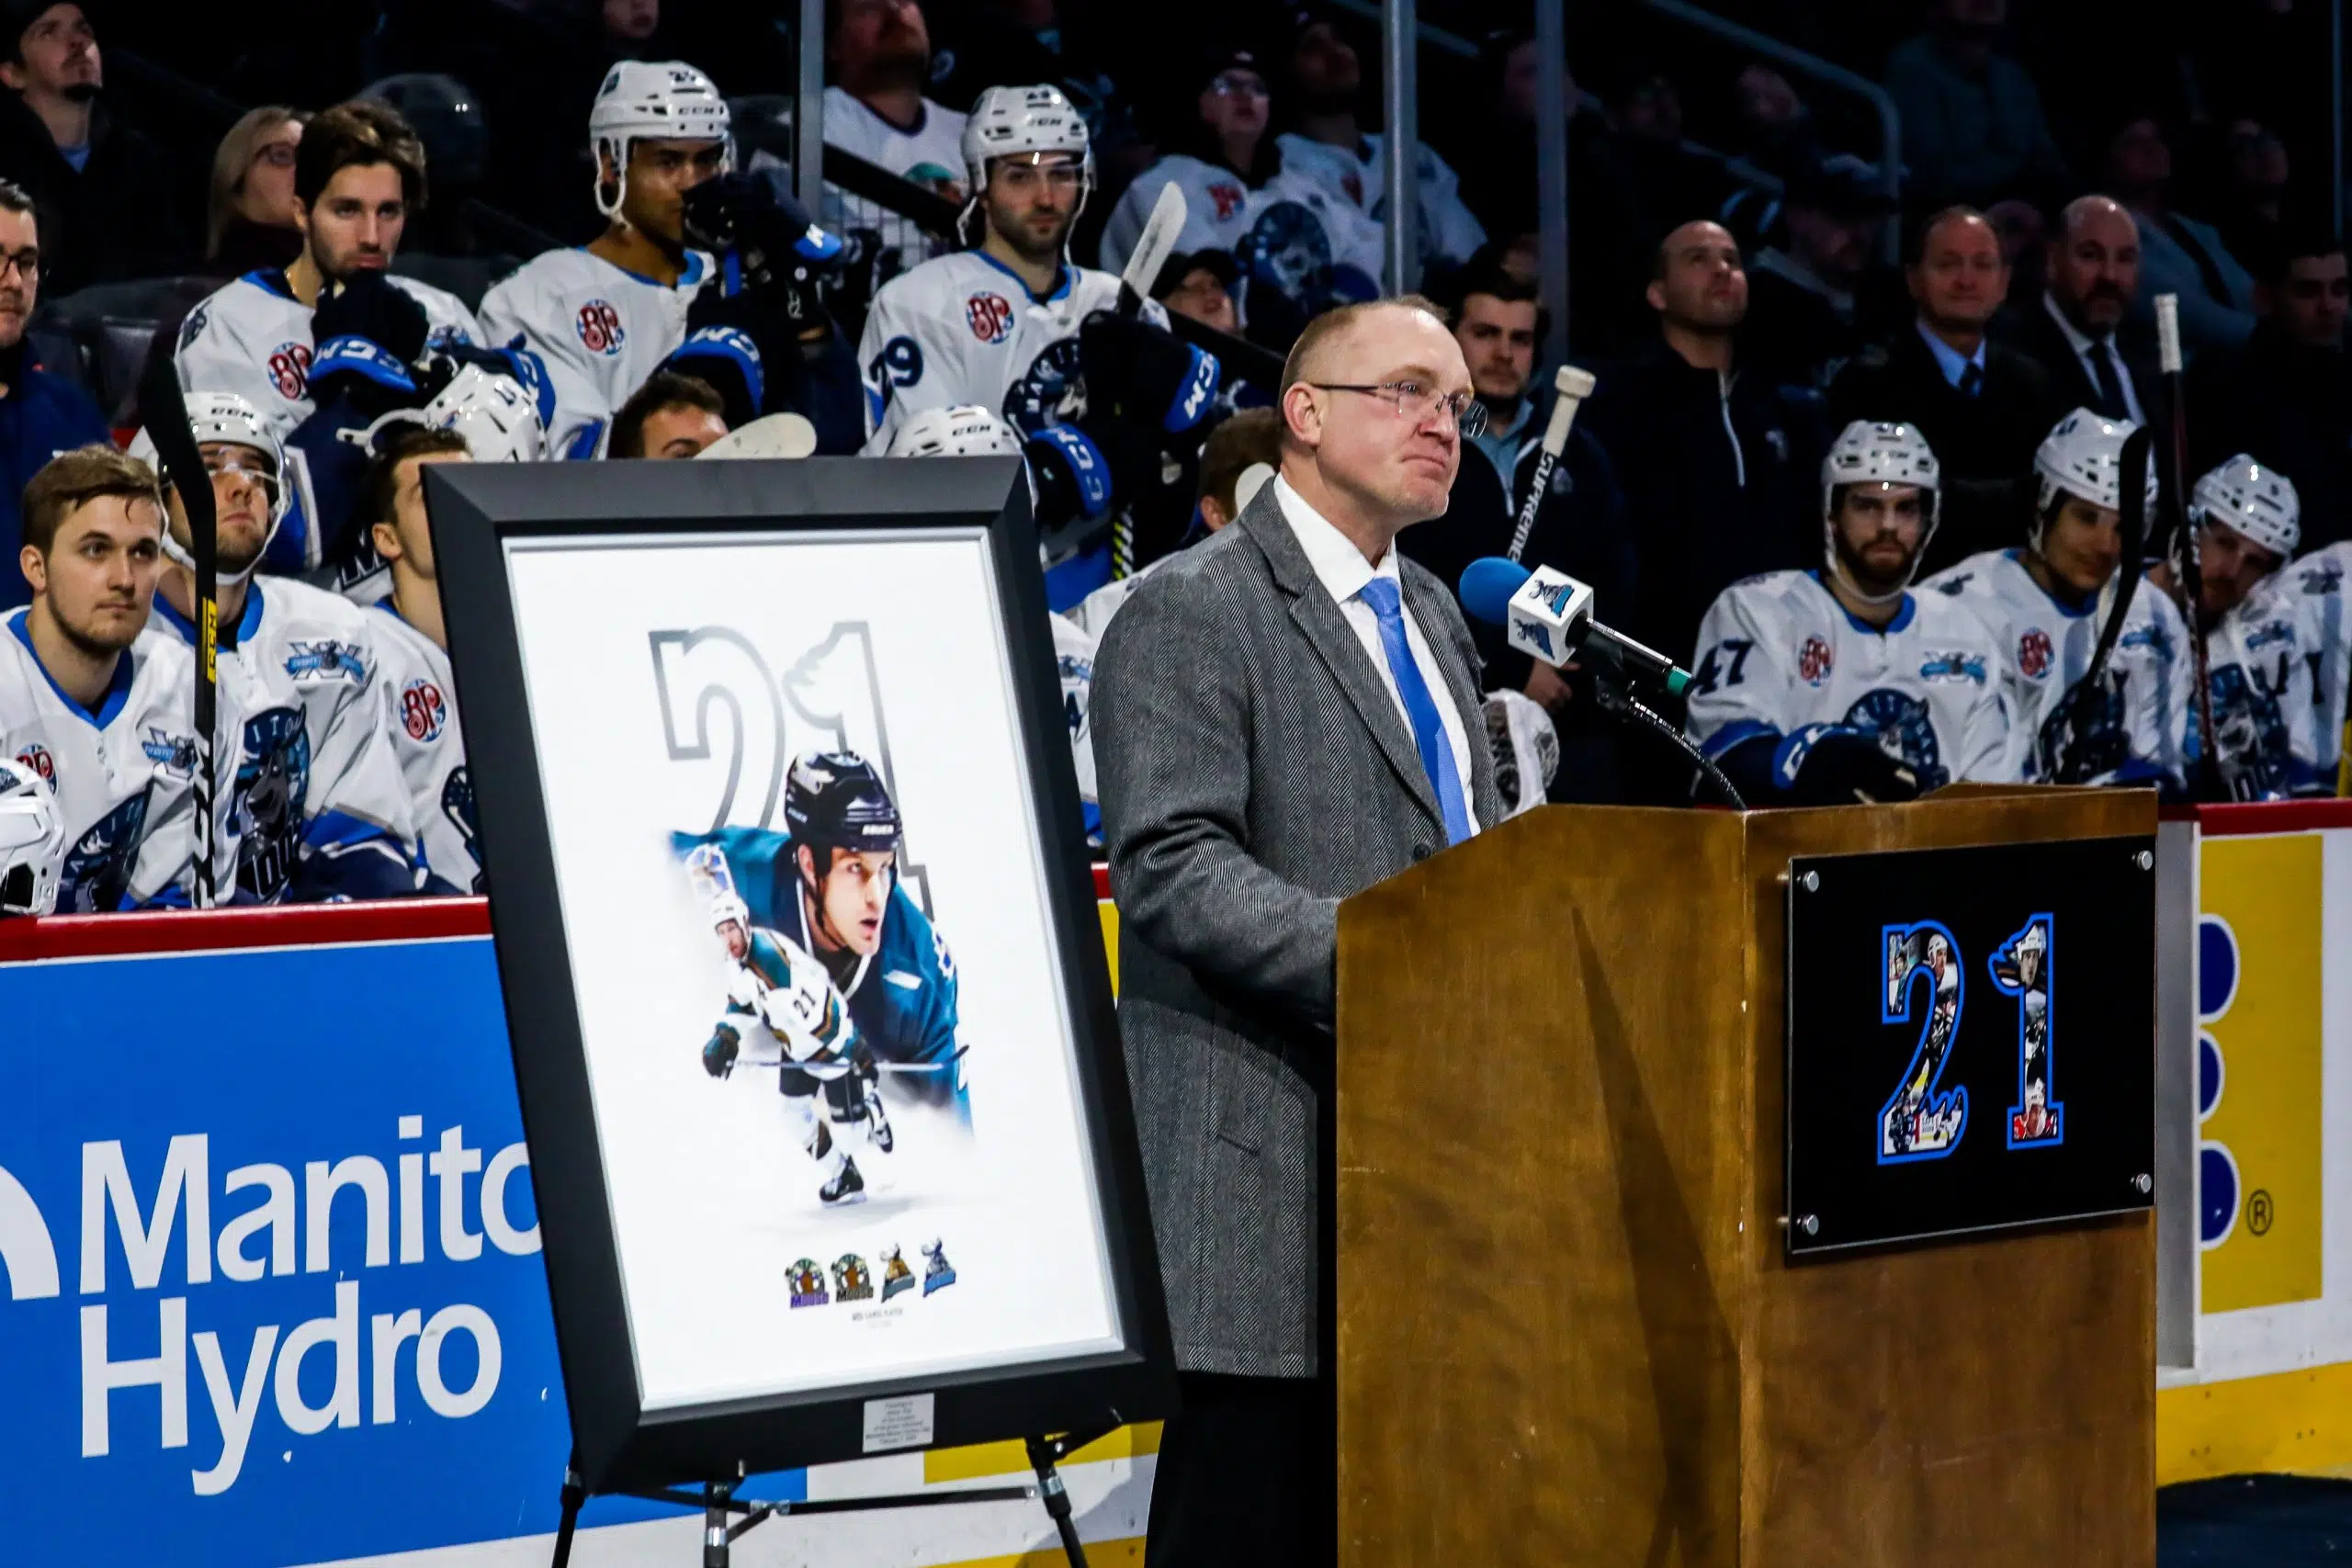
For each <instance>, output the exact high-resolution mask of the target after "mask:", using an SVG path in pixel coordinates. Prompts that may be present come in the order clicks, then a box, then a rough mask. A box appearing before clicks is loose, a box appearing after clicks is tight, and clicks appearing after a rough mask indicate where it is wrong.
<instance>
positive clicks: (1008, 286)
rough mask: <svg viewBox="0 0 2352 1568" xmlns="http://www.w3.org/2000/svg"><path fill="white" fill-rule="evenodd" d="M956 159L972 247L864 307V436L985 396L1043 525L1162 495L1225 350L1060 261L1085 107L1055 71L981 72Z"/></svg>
mask: <svg viewBox="0 0 2352 1568" xmlns="http://www.w3.org/2000/svg"><path fill="white" fill-rule="evenodd" d="M964 163H965V166H966V169H967V172H968V173H969V175H970V177H971V189H972V208H971V209H970V210H971V211H972V212H974V213H976V214H977V218H976V219H967V221H971V220H976V221H978V223H979V225H980V231H981V238H980V243H979V246H978V249H975V250H969V251H965V252H961V253H959V254H955V255H946V256H940V257H938V258H937V259H935V260H933V261H928V262H925V263H924V264H923V265H921V266H918V267H915V268H914V269H912V270H911V271H909V272H906V273H903V274H901V275H899V276H898V277H895V278H893V279H891V280H890V282H888V284H886V285H884V286H883V288H881V290H880V291H879V292H877V293H876V295H875V297H874V305H873V309H872V310H870V311H869V312H868V313H867V315H866V318H865V337H864V339H863V341H862V342H861V343H860V344H859V345H858V361H859V363H860V364H861V365H863V366H864V367H865V412H866V428H867V432H868V434H867V439H866V443H865V451H866V452H867V454H868V455H870V456H876V457H879V456H883V455H885V454H888V452H889V451H890V449H891V447H892V446H893V444H894V443H895V442H896V440H897V439H898V433H899V426H900V425H902V424H904V423H906V422H907V421H908V420H910V419H911V418H913V417H914V416H915V415H916V414H918V413H921V412H923V411H924V410H926V409H944V408H954V407H956V406H959V405H962V404H978V406H980V407H982V408H985V409H989V410H991V411H993V412H995V413H996V414H997V415H998V416H999V417H1001V419H1003V420H1004V421H1005V423H1008V424H1010V425H1012V428H1013V429H1014V430H1015V431H1017V432H1019V433H1020V435H1021V437H1022V439H1023V443H1024V445H1025V450H1026V453H1027V456H1028V458H1029V466H1030V470H1031V472H1032V474H1033V476H1034V479H1035V488H1036V493H1037V515H1038V518H1039V521H1040V522H1041V523H1043V524H1045V525H1047V526H1053V525H1059V524H1062V523H1065V522H1067V521H1069V520H1070V519H1073V518H1080V519H1092V518H1100V517H1104V516H1107V514H1108V513H1110V511H1111V510H1112V508H1113V507H1114V506H1123V505H1134V504H1136V503H1138V502H1157V501H1158V500H1159V499H1160V496H1161V492H1162V491H1163V490H1164V489H1165V488H1166V484H1167V480H1166V479H1165V478H1164V477H1163V458H1162V455H1163V452H1164V451H1165V450H1166V449H1167V448H1168V447H1169V446H1170V443H1171V440H1172V441H1173V442H1174V444H1175V445H1177V446H1183V445H1184V439H1183V438H1184V437H1185V436H1187V434H1192V433H1194V432H1197V430H1198V429H1199V427H1200V426H1201V425H1202V423H1204V421H1205V420H1206V419H1207V418H1208V417H1209V414H1210V412H1211V406H1212V404H1213V403H1214V401H1215V394H1216V385H1217V362H1216V359H1215V358H1214V357H1212V356H1210V355H1204V354H1203V353H1201V351H1200V350H1198V349H1196V348H1193V346H1192V345H1190V344H1186V343H1184V342H1182V341H1181V340H1180V339H1178V338H1177V337H1176V336H1175V335H1174V334H1173V333H1170V331H1169V330H1168V313H1167V311H1166V310H1164V309H1163V308H1162V307H1161V306H1160V305H1159V303H1158V302H1157V301H1154V300H1145V301H1144V302H1143V308H1142V310H1141V313H1140V314H1139V315H1136V316H1125V315H1121V314H1120V313H1119V310H1118V305H1119V280H1118V279H1117V278H1116V277H1114V276H1112V275H1111V274H1110V273H1107V272H1096V271H1093V270H1092V269H1091V268H1087V267H1081V266H1078V265H1074V264H1072V263H1071V261H1070V260H1069V254H1068V252H1069V234H1070V230H1071V228H1072V227H1073V226H1074V225H1075V224H1076V223H1077V221H1078V218H1079V214H1080V212H1081V211H1082V210H1083V209H1084V208H1085V205H1086V200H1087V197H1089V196H1090V195H1091V193H1092V191H1093V189H1094V156H1093V153H1092V152H1091V151H1090V149H1089V147H1088V143H1087V134H1086V122H1085V121H1084V120H1082V119H1081V118H1079V114H1078V111H1077V110H1076V109H1074V108H1072V107H1070V104H1069V100H1068V99H1067V98H1065V97H1063V96H1062V95H1061V93H1060V92H1059V91H1058V90H1057V89H1056V88H1053V87H991V88H989V90H988V91H987V92H985V93H983V94H981V95H980V98H979V101H978V103H976V104H974V105H973V106H972V114H971V118H970V119H969V120H968V121H967V123H966V125H965V128H964ZM1122 409H1125V410H1128V411H1135V410H1148V411H1149V414H1148V417H1139V416H1137V415H1136V414H1134V413H1132V412H1130V413H1129V414H1127V415H1126V416H1125V417H1114V411H1118V410H1122ZM1190 445H1191V446H1192V447H1193V448H1197V446H1198V445H1199V443H1198V439H1197V436H1196V435H1195V436H1194V438H1193V440H1192V441H1191V443H1190ZM1186 498H1187V500H1189V491H1187V492H1186ZM1181 531H1182V528H1181V520H1180V522H1179V524H1178V525H1177V526H1176V527H1175V528H1173V529H1171V530H1170V532H1171V534H1172V533H1177V532H1181ZM1169 542H1170V543H1172V542H1173V539H1172V537H1171V538H1170V541H1169ZM1154 553H1156V552H1154Z"/></svg>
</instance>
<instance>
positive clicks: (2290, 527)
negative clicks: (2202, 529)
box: [2188, 452, 2303, 561]
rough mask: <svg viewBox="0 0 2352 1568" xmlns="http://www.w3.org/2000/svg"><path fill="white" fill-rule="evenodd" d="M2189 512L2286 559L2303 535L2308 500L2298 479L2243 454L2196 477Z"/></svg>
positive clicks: (2190, 497) (2200, 520) (2192, 515)
mask: <svg viewBox="0 0 2352 1568" xmlns="http://www.w3.org/2000/svg"><path fill="white" fill-rule="evenodd" d="M2188 514H2189V515H2190V516H2191V517H2193V518H2196V519H2197V520H2198V521H2199V522H2203V523H2220V524H2223V525H2227V526H2228V527H2231V528H2233V529H2235V530H2236V531H2237V532H2239V533H2241V534H2243V535H2245V536H2246V537H2247V538H2249V539H2251V540H2253V541H2254V542H2255V543H2256V544H2257V545H2260V546H2261V547H2263V548H2264V549H2266V550H2268V551H2270V552H2271V553H2272V554H2273V555H2275V556H2277V557H2278V558H2279V559H2280V560H2281V561H2284V560H2285V559H2286V558H2288V557H2290V556H2291V555H2293V554H2294V553H2295V546H2296V545H2297V544H2298V543H2300V542H2301V539H2302V536H2303V503H2302V499H2301V497H2300V496H2298V495H2297V494H2296V493H2295V481H2294V480H2292V479H2289V478H2288V477H2287V476H2286V475H2284V474H2282V473H2280V472H2279V471H2278V469H2276V468H2264V467H2263V466H2262V465H2261V464H2260V463H2257V462H2256V461H2255V460H2254V459H2253V458H2251V457H2247V456H2246V455H2245V453H2243V452H2241V453H2239V454H2238V455H2237V456H2236V457H2233V458H2231V459H2230V460H2229V461H2228V462H2226V463H2223V464H2222V466H2221V467H2220V468H2215V469H2214V470H2213V471H2212V472H2211V473H2210V474H2207V475H2206V476H2205V477H2204V478H2202V479H2199V480H2198V481H2197V484H2196V487H2195V488H2194V489H2193V490H2191V491H2189V499H2188Z"/></svg>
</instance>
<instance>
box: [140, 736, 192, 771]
mask: <svg viewBox="0 0 2352 1568" xmlns="http://www.w3.org/2000/svg"><path fill="white" fill-rule="evenodd" d="M139 750H141V751H142V752H144V753H145V754H146V757H147V760H148V761H151V762H153V763H154V764H155V768H156V771H157V772H159V773H178V774H180V775H181V776H182V777H186V776H187V775H189V774H192V773H195V772H196V737H195V736H193V735H174V734H172V733H171V732H170V731H168V730H166V729H165V728H164V727H163V726H162V725H160V724H151V725H149V726H148V727H147V739H144V740H142V741H141V742H140V743H139Z"/></svg>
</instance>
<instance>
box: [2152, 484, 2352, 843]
mask: <svg viewBox="0 0 2352 1568" xmlns="http://www.w3.org/2000/svg"><path fill="white" fill-rule="evenodd" d="M2188 517H2189V522H2190V523H2191V525H2194V526H2195V527H2196V529H2197V544H2198V552H2199V555H2198V558H2199V566H2200V568H2201V570H2200V572H2199V578H2200V584H2201V587H2202V589H2203V594H2202V597H2201V602H2200V603H2199V604H2197V605H2196V606H2195V610H2196V615H2197V621H2198V626H2199V628H2200V629H2201V630H2202V631H2203V632H2204V634H2205V648H2206V665H2205V668H2206V679H2207V681H2208V682H2209V685H2210V688H2211V692H2212V701H2213V744H2214V750H2215V752H2216V753H2217V756H2216V759H2215V760H2216V761H2219V762H2220V764H2221V774H2222V783H2223V784H2225V785H2227V786H2228V788H2229V792H2230V798H2231V799H2232V800H2284V799H2286V798H2288V797H2289V796H2290V795H2316V794H2324V793H2333V791H2334V789H2335V767H2334V765H2333V762H2334V756H2335V753H2334V750H2333V748H2330V749H2328V750H2326V751H2324V752H2322V751H2320V750H2317V749H2316V748H2315V746H2314V738H2313V735H2312V719H2311V716H2310V714H2309V712H2308V711H2307V710H2308V709H2309V708H2310V706H2311V705H2312V688H2313V684H2314V682H2315V681H2316V680H2317V678H2318V671H2316V670H2315V669H2314V668H2313V660H2312V655H2314V654H2316V653H2317V652H2318V649H2319V637H2320V630H2319V626H2317V625H2316V624H2314V622H2313V619H2312V616H2311V615H2309V614H2308V612H2307V611H2306V610H2305V608H2304V607H2303V606H2301V605H2300V604H2297V603H2296V600H2295V595H2294V594H2293V593H2292V592H2291V588H2292V586H2293V585H2292V584H2291V583H2290V584H2287V585H2286V586H2287V587H2288V589H2289V590H2290V592H2274V587H2276V586H2277V585H2278V572H2279V569H2280V568H2282V567H2284V566H2285V565H2286V564H2287V561H2288V559H2289V558H2290V557H2292V556H2293V555H2294V553H2295V545H2296V543H2297V541H2298V540H2300V539H2301V536H2302V502H2301V499H2300V498H2299V497H2298V496H2297V495H2296V493H2295V487H2294V484H2293V482H2292V481H2290V479H2288V478H2287V476H2286V475H2284V474H2282V473H2279V472H2278V470H2277V469H2275V468H2266V467H2264V466H2263V465H2262V464H2260V463H2257V462H2256V461H2255V460H2254V459H2253V458H2251V457H2247V456H2245V454H2244V453H2240V454H2239V455H2237V456H2236V457H2232V458H2231V459H2229V461H2227V462H2225V463H2223V464H2222V465H2221V466H2220V467H2219V468H2215V469H2213V471H2212V472H2211V473H2209V474H2206V475H2205V476H2204V477H2203V478H2201V479H2199V480H2198V481H2197V483H2196V485H2195V486H2194V487H2193V488H2192V489H2191V491H2189V499H2188ZM2148 583H2149V586H2150V587H2152V588H2154V589H2155V590H2156V591H2157V592H2161V593H2162V594H2163V595H2164V596H2165V598H2166V599H2168V600H2171V601H2172V602H2174V603H2176V604H2177V603H2179V602H2180V600H2181V599H2182V597H2183V593H2182V591H2181V585H2180V583H2179V581H2178V580H2177V578H2176V577H2175V576H2174V573H2173V567H2172V562H2171V561H2169V560H2165V561H2160V562H2158V563H2157V564H2156V566H2155V567H2154V569H2153V570H2150V571H2149V573H2148ZM2191 678H2192V679H2193V678H2194V677H2193V676H2192V677H2191ZM2181 733H2182V742H2181V755H2182V758H2183V767H2184V770H2185V771H2186V772H2188V773H2190V774H2191V775H2193V774H2194V773H2195V772H2196V764H2197V759H2198V747H2199V738H2198V730H2197V724H2196V722H2195V718H2194V715H2193V710H2192V715H2191V716H2190V717H2189V719H2188V722H2187V723H2185V724H2184V726H2183V728H2182V732H2181ZM2323 766H2324V773H2323Z"/></svg>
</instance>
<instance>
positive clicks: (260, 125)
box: [204, 104, 310, 277]
mask: <svg viewBox="0 0 2352 1568" xmlns="http://www.w3.org/2000/svg"><path fill="white" fill-rule="evenodd" d="M308 118H310V117H309V116H308V115H306V114H304V113H302V112H301V111H300V110H299V109H290V108H287V107H283V106H281V105H277V104H269V105H265V106H264V107H260V108H257V109H248V110H246V111H245V112H244V113H243V115H241V116H239V117H238V119H237V123H236V124H234V125H232V126H231V127H230V128H229V133H228V134H227V135H226V136H223V137H222V138H221V139H220V147H219V149H218V150H217V151H215V152H213V154H212V186H211V191H210V195H209V199H208V201H207V202H206V204H205V221H204V261H205V270H206V271H207V272H209V273H211V274H213V275H214V276H222V277H240V276H243V275H244V274H246V273H248V272H251V271H253V270H254V269H255V268H257V267H281V266H284V265H287V264H288V262H290V261H292V260H293V259H294V258H295V257H296V256H298V255H300V254H301V253H302V231H301V230H300V228H298V227H297V226H296V225H295V221H294V150H295V149H296V148H297V147H299V146H300V145H301V141H302V125H303V122H304V121H305V120H307V119H308Z"/></svg>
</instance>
